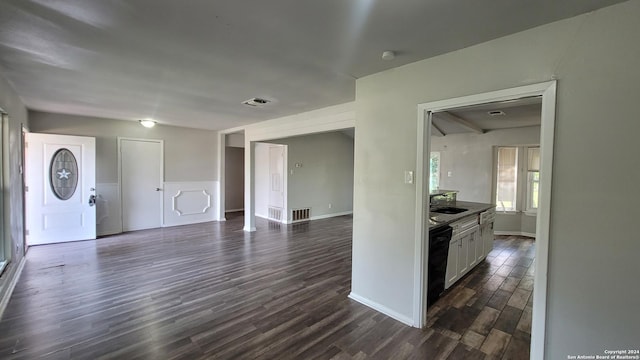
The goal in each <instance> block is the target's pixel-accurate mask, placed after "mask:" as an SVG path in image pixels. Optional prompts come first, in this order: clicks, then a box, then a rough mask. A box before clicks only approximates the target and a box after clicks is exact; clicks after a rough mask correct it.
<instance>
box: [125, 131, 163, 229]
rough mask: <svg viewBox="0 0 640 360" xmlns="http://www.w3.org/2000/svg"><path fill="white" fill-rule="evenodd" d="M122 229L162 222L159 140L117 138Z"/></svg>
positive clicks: (149, 225) (155, 225)
mask: <svg viewBox="0 0 640 360" xmlns="http://www.w3.org/2000/svg"><path fill="white" fill-rule="evenodd" d="M118 140H119V148H120V189H121V195H122V230H123V231H133V230H142V229H151V228H158V227H160V226H161V224H162V181H163V180H162V147H163V144H162V141H161V140H138V139H122V138H121V139H118Z"/></svg>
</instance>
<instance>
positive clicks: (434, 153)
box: [429, 151, 442, 190]
mask: <svg viewBox="0 0 640 360" xmlns="http://www.w3.org/2000/svg"><path fill="white" fill-rule="evenodd" d="M434 158H438V168H437V170H436V172H435V173H431V168H432V166H431V161H432V160H433V159H434ZM441 168H442V155H441V154H440V151H431V153H430V154H429V189H430V190H438V189H440V169H441ZM433 180H435V181H433ZM434 182H435V185H434V184H433V183H434Z"/></svg>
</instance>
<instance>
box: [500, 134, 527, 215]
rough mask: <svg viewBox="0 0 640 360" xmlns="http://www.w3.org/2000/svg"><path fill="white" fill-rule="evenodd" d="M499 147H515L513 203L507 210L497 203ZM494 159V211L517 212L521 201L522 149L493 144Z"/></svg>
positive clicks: (511, 146)
mask: <svg viewBox="0 0 640 360" xmlns="http://www.w3.org/2000/svg"><path fill="white" fill-rule="evenodd" d="M501 148H514V149H516V173H515V194H514V195H515V196H514V203H515V204H514V205H513V206H512V207H511V208H509V210H505V208H504V206H503V204H498V203H497V202H498V199H497V198H498V195H497V194H498V161H499V160H500V159H499V157H498V156H499V150H500V149H501ZM494 154H495V155H494V159H495V161H494V162H493V173H494V176H493V199H494V200H495V202H496V211H499V212H501V213H514V214H515V213H517V212H518V209H519V207H520V204H521V203H522V201H521V199H520V181H522V180H521V179H522V176H520V171H519V167H520V164H521V159H520V155H521V154H522V149H521V147H520V146H515V145H499V146H495V147H494Z"/></svg>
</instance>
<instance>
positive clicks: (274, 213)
mask: <svg viewBox="0 0 640 360" xmlns="http://www.w3.org/2000/svg"><path fill="white" fill-rule="evenodd" d="M268 216H269V220H275V221H282V209H281V208H278V207H272V206H269V215H268Z"/></svg>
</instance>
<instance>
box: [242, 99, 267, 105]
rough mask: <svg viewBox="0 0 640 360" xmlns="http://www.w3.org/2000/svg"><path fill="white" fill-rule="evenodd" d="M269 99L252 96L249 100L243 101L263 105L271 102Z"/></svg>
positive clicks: (246, 103) (247, 103) (248, 103)
mask: <svg viewBox="0 0 640 360" xmlns="http://www.w3.org/2000/svg"><path fill="white" fill-rule="evenodd" d="M269 102H270V101H269V100H266V99H261V98H252V99H249V100H245V101H243V102H242V103H243V104H245V105H248V106H262V105H265V104H267V103H269Z"/></svg>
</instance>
